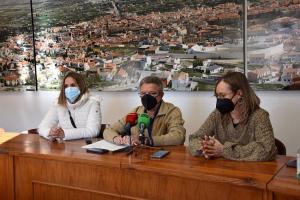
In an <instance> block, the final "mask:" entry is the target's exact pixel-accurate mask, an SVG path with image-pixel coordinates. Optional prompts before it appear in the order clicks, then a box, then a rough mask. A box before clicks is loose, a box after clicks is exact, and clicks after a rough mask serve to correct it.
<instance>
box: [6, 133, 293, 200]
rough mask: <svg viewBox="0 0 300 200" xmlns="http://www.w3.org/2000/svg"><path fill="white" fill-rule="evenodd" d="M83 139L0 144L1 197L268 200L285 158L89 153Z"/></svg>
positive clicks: (178, 150)
mask: <svg viewBox="0 0 300 200" xmlns="http://www.w3.org/2000/svg"><path fill="white" fill-rule="evenodd" d="M82 145H84V140H76V141H68V142H64V143H53V142H49V141H47V140H45V139H43V138H41V137H39V136H38V135H31V134H29V135H19V136H17V137H15V138H13V139H12V140H10V141H8V142H6V143H3V144H2V145H0V173H1V176H0V199H7V200H12V199H16V200H19V199H20V200H21V199H22V200H29V199H43V200H60V199H64V200H67V199H70V200H77V199H78V200H79V199H80V200H81V199H83V200H92V199H93V200H94V199H97V200H98V199H109V200H114V199H155V200H159V199H172V200H176V199H180V200H183V199H184V200H185V199H197V200H198V199H205V200H207V199H208V200H209V199H243V200H247V199H251V200H252V199H270V198H272V193H271V192H270V191H267V184H268V183H269V182H270V181H271V179H272V178H273V177H274V175H275V174H276V173H277V172H278V171H279V170H280V169H281V168H282V167H283V166H284V164H285V163H286V161H287V160H288V158H287V157H285V156H278V158H277V159H276V161H272V162H236V161H229V160H224V159H215V160H207V159H204V158H196V157H192V156H191V155H190V153H189V152H188V151H187V150H186V148H185V147H183V146H178V147H166V149H169V150H170V152H171V153H170V154H169V155H168V156H167V157H165V158H163V159H161V160H155V159H150V155H151V154H152V153H153V152H154V151H156V150H157V149H152V148H138V149H136V151H135V152H134V153H133V154H131V155H129V156H128V155H126V154H125V153H114V154H113V153H109V154H103V155H98V154H90V153H86V152H85V150H84V149H82V148H80V147H81V146H82Z"/></svg>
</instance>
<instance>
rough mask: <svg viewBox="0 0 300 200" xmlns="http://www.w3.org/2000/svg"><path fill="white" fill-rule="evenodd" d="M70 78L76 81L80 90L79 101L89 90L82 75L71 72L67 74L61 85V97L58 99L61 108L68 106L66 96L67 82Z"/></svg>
mask: <svg viewBox="0 0 300 200" xmlns="http://www.w3.org/2000/svg"><path fill="white" fill-rule="evenodd" d="M68 77H71V78H73V79H74V80H75V82H76V83H77V85H78V87H79V90H80V95H79V97H78V99H80V98H81V97H82V95H83V94H85V93H86V92H87V91H88V88H87V86H86V84H85V81H84V78H83V76H82V75H81V74H78V73H76V72H69V73H67V74H66V76H65V77H64V79H63V81H62V83H61V88H60V93H59V97H58V101H57V103H58V104H59V105H61V106H66V105H67V99H66V96H65V89H66V88H65V81H66V79H67V78H68Z"/></svg>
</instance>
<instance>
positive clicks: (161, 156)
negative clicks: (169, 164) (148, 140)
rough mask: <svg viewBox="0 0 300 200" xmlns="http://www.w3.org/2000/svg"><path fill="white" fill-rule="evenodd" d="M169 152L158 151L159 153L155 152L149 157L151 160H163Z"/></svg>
mask: <svg viewBox="0 0 300 200" xmlns="http://www.w3.org/2000/svg"><path fill="white" fill-rule="evenodd" d="M169 153H170V152H169V151H166V150H159V151H156V152H154V153H153V154H152V155H151V158H163V157H165V156H166V155H168V154H169Z"/></svg>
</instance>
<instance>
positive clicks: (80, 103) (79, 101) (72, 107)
mask: <svg viewBox="0 0 300 200" xmlns="http://www.w3.org/2000/svg"><path fill="white" fill-rule="evenodd" d="M89 96H90V94H89V93H88V92H87V93H85V94H83V95H82V96H81V98H80V99H79V100H78V101H77V102H76V103H74V104H72V103H69V102H68V101H67V106H68V108H71V109H76V108H78V107H80V106H82V105H83V104H84V103H85V102H86V101H87V100H88V99H89Z"/></svg>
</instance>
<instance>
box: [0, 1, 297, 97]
mask: <svg viewBox="0 0 300 200" xmlns="http://www.w3.org/2000/svg"><path fill="white" fill-rule="evenodd" d="M266 3H267V4H269V5H271V6H267V7H266V6H264V5H265V4H266ZM0 5H1V6H0V17H1V19H2V20H1V21H0V72H1V73H0V91H25V90H35V88H36V85H37V86H38V89H39V90H57V89H58V88H59V87H60V81H61V78H62V77H63V76H64V74H65V73H67V72H68V71H77V72H79V73H81V74H83V75H84V77H85V78H86V81H87V83H88V85H89V88H90V89H91V90H95V91H135V90H137V88H138V83H139V80H141V79H142V78H143V77H145V76H148V75H155V76H158V77H159V78H161V80H162V81H163V83H164V86H165V89H166V90H170V91H206V90H213V88H214V83H215V82H216V80H218V78H219V77H220V76H222V75H223V74H224V73H226V72H227V71H228V70H234V71H240V72H243V73H246V74H247V76H248V79H249V81H250V82H251V83H252V84H253V86H254V87H255V88H256V89H262V90H281V89H293V88H295V87H293V86H297V83H298V82H299V79H300V78H299V77H300V71H299V69H300V64H299V63H300V40H299V37H300V36H299V33H300V31H299V30H300V16H299V12H297V11H299V9H300V7H299V6H300V2H299V1H297V0H293V1H262V0H261V1H248V2H244V1H224V0H217V1H208V0H152V1H151V0H144V1H141V0H87V1H79V0H32V1H29V0H2V1H1V2H0ZM244 5H246V8H247V18H248V21H247V51H246V52H247V53H246V58H247V62H246V63H244V52H243V48H244V43H243V41H244V39H243V32H244V30H243V23H244V12H243V6H244ZM31 7H32V11H33V12H32V13H31ZM263 7H264V9H263ZM266 8H267V9H266ZM34 44H35V46H34V47H35V48H33V45H34ZM34 50H35V53H34ZM244 64H246V67H247V68H246V71H245V67H244ZM297 81H298V82H297Z"/></svg>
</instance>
